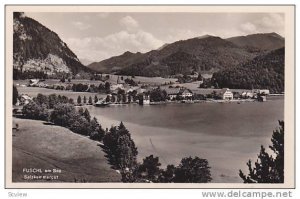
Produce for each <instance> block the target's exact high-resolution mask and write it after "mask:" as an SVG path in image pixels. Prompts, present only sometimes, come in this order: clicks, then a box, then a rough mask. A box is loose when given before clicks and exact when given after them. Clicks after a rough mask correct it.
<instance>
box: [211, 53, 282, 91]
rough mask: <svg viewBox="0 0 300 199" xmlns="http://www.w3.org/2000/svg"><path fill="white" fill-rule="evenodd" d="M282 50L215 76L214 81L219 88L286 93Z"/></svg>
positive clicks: (217, 73) (221, 71)
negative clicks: (253, 89)
mask: <svg viewBox="0 0 300 199" xmlns="http://www.w3.org/2000/svg"><path fill="white" fill-rule="evenodd" d="M284 52H285V49H284V48H280V49H277V50H274V51H271V52H269V53H267V54H264V55H260V56H258V57H256V58H254V59H253V60H251V61H249V62H247V63H244V64H240V65H238V66H236V67H232V68H226V69H223V70H220V71H219V72H216V73H214V74H213V77H212V81H213V83H214V85H216V86H218V87H219V88H224V87H228V88H240V89H252V88H255V89H256V88H261V89H269V90H270V92H271V93H281V92H284V55H285V53H284Z"/></svg>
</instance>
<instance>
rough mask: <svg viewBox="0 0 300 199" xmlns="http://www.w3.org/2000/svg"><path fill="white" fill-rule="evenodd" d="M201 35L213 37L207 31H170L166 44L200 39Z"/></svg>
mask: <svg viewBox="0 0 300 199" xmlns="http://www.w3.org/2000/svg"><path fill="white" fill-rule="evenodd" d="M203 35H214V34H213V33H211V32H207V31H194V30H190V29H170V32H169V34H168V36H167V38H166V40H167V42H168V43H171V42H175V41H178V40H186V39H191V38H194V37H201V36H203Z"/></svg>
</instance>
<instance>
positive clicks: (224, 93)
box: [220, 88, 233, 100]
mask: <svg viewBox="0 0 300 199" xmlns="http://www.w3.org/2000/svg"><path fill="white" fill-rule="evenodd" d="M220 96H221V98H222V99H223V100H232V99H233V93H232V92H231V91H230V89H229V88H223V89H222V90H221V92H220Z"/></svg>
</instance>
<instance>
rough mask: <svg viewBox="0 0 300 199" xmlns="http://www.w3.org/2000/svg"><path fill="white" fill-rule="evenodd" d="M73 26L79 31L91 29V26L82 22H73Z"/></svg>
mask: <svg viewBox="0 0 300 199" xmlns="http://www.w3.org/2000/svg"><path fill="white" fill-rule="evenodd" d="M72 25H73V26H75V27H76V28H77V29H79V30H87V29H89V28H90V27H91V25H89V24H86V23H82V22H80V21H73V22H72Z"/></svg>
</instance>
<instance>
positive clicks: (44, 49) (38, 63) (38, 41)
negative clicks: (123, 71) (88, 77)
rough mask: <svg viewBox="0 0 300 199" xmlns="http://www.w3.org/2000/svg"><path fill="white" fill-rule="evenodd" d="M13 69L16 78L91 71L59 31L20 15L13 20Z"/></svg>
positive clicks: (16, 13)
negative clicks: (64, 40)
mask: <svg viewBox="0 0 300 199" xmlns="http://www.w3.org/2000/svg"><path fill="white" fill-rule="evenodd" d="M13 67H14V78H19V77H22V76H24V74H28V75H29V74H30V76H35V75H38V76H39V75H50V76H55V75H58V74H73V75H75V74H78V73H84V72H90V71H91V70H90V69H88V68H87V67H85V66H83V65H82V64H81V62H80V61H79V59H78V58H77V56H76V55H75V54H74V53H73V52H72V51H71V50H70V49H69V48H68V46H67V44H66V43H64V42H63V41H62V40H61V39H60V38H59V36H58V35H57V34H56V33H55V32H53V31H51V30H49V29H48V28H46V27H45V26H43V25H42V24H40V23H39V22H37V21H35V20H34V19H31V18H29V17H26V16H25V15H24V13H18V12H15V13H14V19H13Z"/></svg>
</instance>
